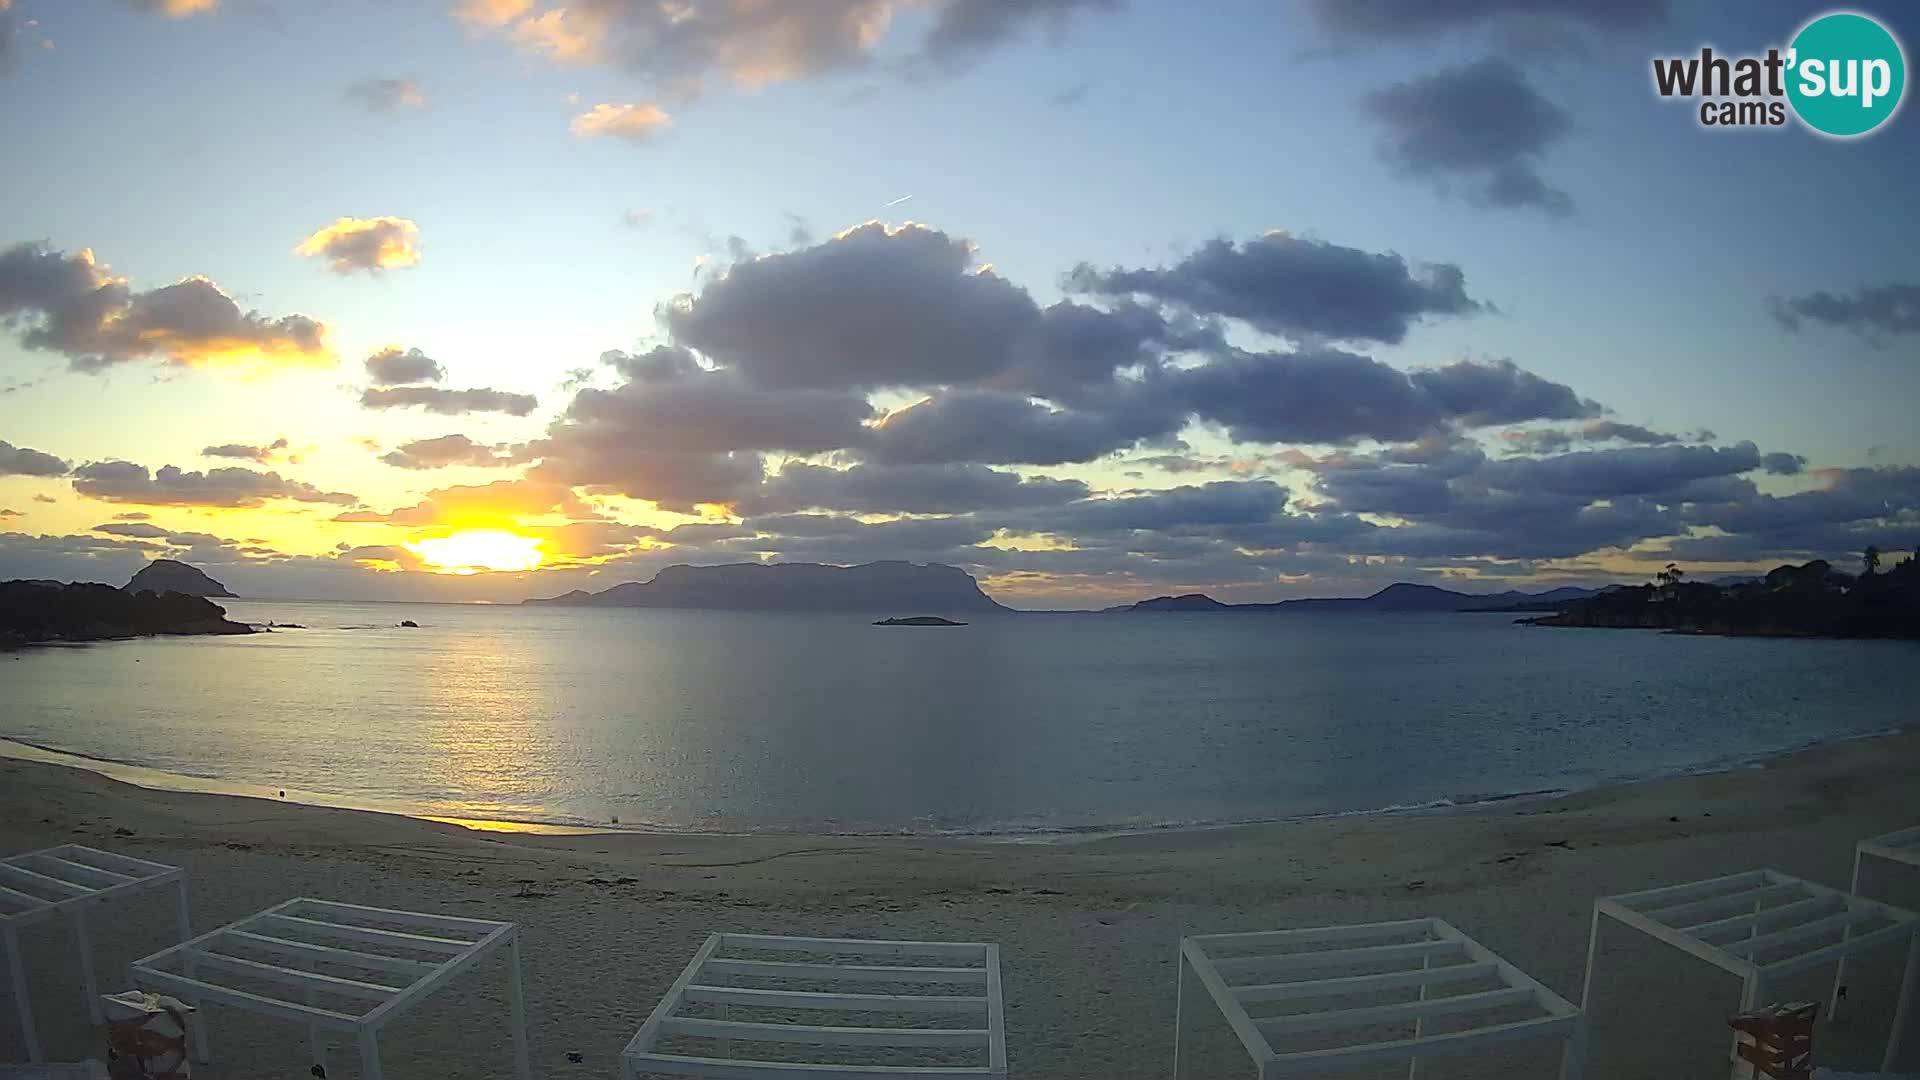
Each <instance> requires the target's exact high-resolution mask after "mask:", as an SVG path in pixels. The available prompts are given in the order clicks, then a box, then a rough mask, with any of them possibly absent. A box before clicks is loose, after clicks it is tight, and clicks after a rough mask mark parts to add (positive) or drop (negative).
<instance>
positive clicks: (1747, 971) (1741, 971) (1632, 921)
mask: <svg viewBox="0 0 1920 1080" xmlns="http://www.w3.org/2000/svg"><path fill="white" fill-rule="evenodd" d="M1593 909H1594V910H1595V911H1596V912H1599V913H1600V914H1602V915H1606V916H1607V917H1609V918H1612V919H1617V920H1619V921H1620V922H1623V923H1625V924H1626V925H1628V926H1631V927H1633V928H1634V929H1635V930H1638V931H1640V932H1641V933H1643V934H1645V935H1647V936H1648V937H1651V938H1653V939H1655V940H1656V941H1664V942H1666V943H1667V944H1669V945H1671V946H1673V947H1674V948H1676V949H1679V950H1681V951H1682V952H1685V953H1687V954H1688V955H1690V956H1695V957H1698V958H1699V959H1701V960H1705V961H1706V962H1707V963H1709V964H1712V965H1713V966H1715V967H1717V968H1720V969H1721V970H1723V971H1727V972H1730V973H1732V974H1734V975H1738V976H1740V977H1741V978H1742V979H1744V978H1746V977H1747V976H1748V975H1751V974H1752V973H1753V965H1752V964H1749V963H1747V962H1746V961H1744V960H1741V959H1740V958H1739V957H1737V956H1729V955H1727V954H1726V953H1724V952H1722V951H1720V949H1718V948H1716V947H1715V946H1713V945H1710V944H1708V943H1707V942H1704V941H1701V940H1700V939H1699V938H1696V937H1693V936H1691V935H1689V934H1688V933H1687V932H1686V931H1685V930H1676V929H1674V928H1673V927H1671V926H1668V925H1667V924H1666V923H1663V922H1655V921H1653V920H1652V919H1649V918H1647V917H1646V916H1645V915H1642V914H1641V913H1640V912H1638V911H1634V910H1633V909H1631V908H1626V907H1622V906H1620V905H1619V904H1616V903H1614V902H1613V901H1612V900H1609V899H1600V900H1595V901H1594V902H1593Z"/></svg>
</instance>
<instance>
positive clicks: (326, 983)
mask: <svg viewBox="0 0 1920 1080" xmlns="http://www.w3.org/2000/svg"><path fill="white" fill-rule="evenodd" d="M184 955H185V958H186V959H188V960H190V961H191V962H192V963H193V964H194V965H195V966H196V967H215V968H225V969H226V970H228V971H237V972H240V973H241V974H243V975H251V976H253V977H255V978H258V979H264V980H266V981H267V982H276V983H279V984H281V985H282V986H297V987H300V988H301V989H303V990H321V991H326V992H328V993H334V994H342V995H344V996H347V997H357V998H363V999H366V1000H370V1001H385V1000H387V999H388V998H390V997H392V996H393V995H395V994H398V993H399V992H400V991H401V990H403V989H405V987H400V986H385V985H382V984H380V983H369V982H361V981H360V980H358V979H343V978H340V977H339V976H337V975H320V974H316V973H315V972H311V971H301V970H299V969H298V968H285V967H280V966H278V965H276V964H263V963H261V962H260V961H258V960H248V959H246V958H245V957H240V956H229V955H227V954H226V953H217V952H209V951H207V950H205V949H189V950H187V952H186V953H185V954H184Z"/></svg>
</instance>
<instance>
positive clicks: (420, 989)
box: [360, 923, 520, 1028]
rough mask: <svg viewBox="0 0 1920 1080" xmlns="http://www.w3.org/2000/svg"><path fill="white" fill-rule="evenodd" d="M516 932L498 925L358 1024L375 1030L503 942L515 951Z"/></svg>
mask: <svg viewBox="0 0 1920 1080" xmlns="http://www.w3.org/2000/svg"><path fill="white" fill-rule="evenodd" d="M519 932H520V931H519V927H518V926H516V925H515V924H513V923H500V924H499V928H498V929H496V930H494V931H493V932H492V933H490V934H488V935H487V936H486V937H483V938H481V939H480V940H479V941H476V942H474V943H473V944H472V945H471V946H469V947H468V948H466V949H464V950H462V951H461V952H460V954H459V955H457V956H453V957H449V958H448V959H447V960H445V961H443V962H442V963H441V964H440V966H439V967H438V968H437V969H436V970H435V971H434V973H433V974H431V975H428V976H426V977H425V978H422V979H419V980H416V981H415V982H414V983H413V985H411V986H409V987H407V988H406V989H405V990H402V991H400V992H399V993H398V994H395V995H394V996H392V997H391V998H388V999H387V1000H386V1001H385V1002H384V1003H382V1004H380V1005H377V1006H375V1007H374V1010H373V1011H372V1012H370V1013H368V1014H367V1015H365V1016H363V1017H361V1018H360V1020H361V1023H363V1024H365V1025H367V1026H368V1027H371V1028H378V1027H379V1026H380V1025H382V1024H384V1023H386V1022H387V1021H388V1020H390V1019H391V1018H393V1017H394V1016H395V1015H398V1013H399V1012H400V1010H401V1009H404V1008H407V1007H409V1006H410V1005H412V1003H413V1002H415V1001H418V1000H419V999H420V998H422V997H425V996H426V995H427V994H429V993H432V992H433V991H434V990H436V989H438V988H439V987H441V986H444V985H446V983H447V981H448V980H449V979H452V978H453V977H454V976H455V975H458V974H460V973H461V972H462V971H465V970H466V969H468V968H470V967H472V966H473V965H474V964H476V963H479V962H480V960H481V958H483V957H485V956H487V955H488V954H489V953H491V952H492V951H493V950H494V948H495V946H497V945H499V944H500V943H501V942H503V941H504V942H514V943H515V945H514V947H515V948H516V949H517V948H518V940H519ZM516 955H517V953H516Z"/></svg>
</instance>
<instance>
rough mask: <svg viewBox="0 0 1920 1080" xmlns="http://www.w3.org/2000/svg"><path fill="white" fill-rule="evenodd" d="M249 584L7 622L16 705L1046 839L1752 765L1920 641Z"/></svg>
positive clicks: (514, 815) (61, 727)
mask: <svg viewBox="0 0 1920 1080" xmlns="http://www.w3.org/2000/svg"><path fill="white" fill-rule="evenodd" d="M221 603H222V604H223V605H224V606H226V607H227V608H228V610H229V613H230V616H231V617H233V618H235V619H239V620H242V621H246V622H251V623H268V622H274V623H294V624H298V625H299V627H300V628H297V629H295V628H288V629H276V630H274V631H273V632H271V633H260V634H254V635H250V636H242V637H192V638H152V639H144V640H135V641H125V642H111V643H101V644H93V645H75V646H56V647H46V648H36V649H29V650H23V651H19V652H14V653H9V654H0V738H4V739H6V740H10V744H9V745H11V746H12V747H13V749H14V750H15V751H16V752H20V753H26V754H38V755H43V756H46V755H48V752H56V753H57V755H60V756H64V755H71V756H72V758H70V759H69V760H80V761H84V762H87V763H92V764H96V765H98V766H100V767H102V768H103V769H105V770H106V771H109V772H110V773H111V772H112V770H113V769H115V768H118V769H121V770H123V771H129V772H130V774H131V775H132V776H133V778H135V779H139V780H140V782H147V783H155V784H157V785H158V786H181V787H194V788H204V789H211V790H231V791H239V792H244V793H252V794H263V795H267V796H268V797H274V798H278V797H282V796H281V795H280V793H281V792H283V791H284V792H285V793H286V795H285V797H287V798H290V799H299V800H304V801H311V802H320V803H328V804H333V805H345V806H359V807H365V808H372V809H383V810H394V811H399V812H404V813H411V814H416V815H421V816H430V817H444V818H454V819H461V820H477V821H482V822H489V823H499V824H506V825H511V824H514V823H522V824H528V825H533V826H575V827H601V828H620V829H648V830H684V831H713V832H839V833H884V834H898V833H905V834H966V835H981V836H989V837H1007V838H1045V837H1055V836H1070V835H1077V834H1086V833H1099V832H1109V831H1124V830H1142V829H1154V828H1166V827H1185V826H1203V825H1213V824H1228V823H1238V822H1253V821H1268V820H1278V819H1288V818H1299V817H1311V816H1319V815H1341V814H1362V813H1378V812H1384V811H1393V810H1402V809H1410V808H1423V807H1444V806H1454V805H1468V804H1472V803H1477V802H1485V801H1489V800H1498V799H1506V798H1513V797H1517V796H1527V795H1537V794H1543V793H1548V792H1561V791H1569V790H1575V789H1581V788H1588V787H1593V786H1596V785H1602V784H1608V783H1616V782H1621V781H1627V780H1633V779H1640V778H1646V777H1655V776H1662V775H1670V774H1676V773H1686V772H1698V771H1709V770H1717V769H1729V768H1740V767H1744V766H1748V765H1751V764H1752V763H1755V762H1758V761H1760V760H1762V759H1764V758H1765V757H1767V756H1769V755H1773V754H1778V753H1781V752H1784V751H1788V750H1793V749H1797V748H1801V747H1805V746H1809V745H1813V744H1817V743H1821V742H1826V741H1831V740H1839V739H1849V738H1857V737H1864V736H1868V735H1873V734H1878V733H1883V732H1887V731H1891V730H1896V729H1898V728H1899V727H1901V726H1902V725H1904V724H1906V723H1908V722H1910V721H1911V720H1912V719H1913V703H1914V702H1915V701H1920V662H1917V661H1920V645H1916V644H1915V643H1910V642H1884V641H1816V640H1767V639H1753V638H1717V637H1690V636H1678V635H1670V634H1661V633H1656V632H1650V631H1629V630H1572V629H1549V628H1542V627H1528V626H1520V625H1516V624H1515V622H1514V618H1515V617H1514V616H1512V615H1501V614H1373V613H1314V614H1307V613H1302V614H1291V613H1284V612H1283V613H1274V614H1265V615H1218V614H1213V615H1209V614H1154V615H1107V616H1098V615H1038V614H1035V615H1019V616H984V617H977V618H975V619H973V621H972V622H971V625H967V626H960V627H925V628H923V627H876V626H873V625H871V621H872V617H871V616H861V615H838V614H763V613H738V612H706V611H647V610H634V609H600V608H560V607H517V606H486V605H441V604H403V603H377V604H354V603H337V602H323V601H275V600H228V601H221ZM409 621H410V622H414V623H417V624H418V625H417V626H415V627H405V626H402V625H401V624H402V623H403V622H409ZM143 777H144V778H145V779H142V778H143Z"/></svg>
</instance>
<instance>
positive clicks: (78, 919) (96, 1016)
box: [73, 908, 107, 1027]
mask: <svg viewBox="0 0 1920 1080" xmlns="http://www.w3.org/2000/svg"><path fill="white" fill-rule="evenodd" d="M73 944H74V947H75V948H77V949H79V950H80V992H81V993H82V994H85V995H86V998H87V1022H88V1023H90V1024H92V1025H93V1026H94V1027H99V1026H100V1025H101V1024H104V1023H106V1022H107V1014H106V1010H105V1009H104V1008H103V1007H102V1006H101V1004H100V981H99V980H98V979H96V978H94V975H93V936H92V935H91V934H89V933H88V932H87V909H86V908H75V909H74V912H73Z"/></svg>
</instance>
